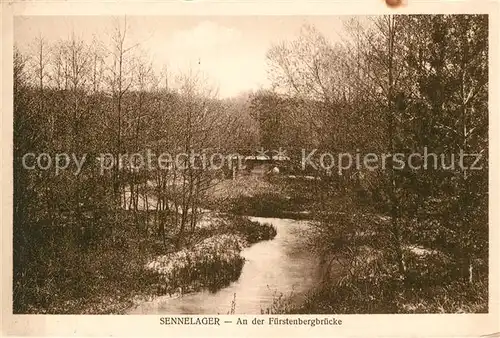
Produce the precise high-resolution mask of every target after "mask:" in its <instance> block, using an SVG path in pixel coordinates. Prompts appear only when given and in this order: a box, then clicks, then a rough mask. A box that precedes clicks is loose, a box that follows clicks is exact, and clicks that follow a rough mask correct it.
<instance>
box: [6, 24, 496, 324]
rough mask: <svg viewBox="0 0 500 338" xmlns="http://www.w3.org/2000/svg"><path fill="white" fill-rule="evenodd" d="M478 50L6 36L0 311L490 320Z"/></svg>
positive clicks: (340, 30) (50, 30) (435, 33)
mask: <svg viewBox="0 0 500 338" xmlns="http://www.w3.org/2000/svg"><path fill="white" fill-rule="evenodd" d="M489 33H490V31H489V15H487V14H387V15H370V16H368V15H290V16H286V15H281V16H280V15H245V16H231V15H219V16H217V15H214V16H211V15H210V16H208V15H207V16H196V15H192V16H189V15H170V16H169V15H165V14H163V15H157V16H150V15H113V16H111V15H85V16H83V15H82V16H74V15H53V16H49V15H33V16H30V15H22V16H15V17H14V18H13V33H12V34H13V64H12V70H13V80H12V81H13V150H12V153H13V162H12V165H13V175H12V176H13V177H12V179H13V181H12V187H13V197H12V210H11V213H12V215H13V216H12V217H13V224H12V262H13V263H12V264H13V265H12V312H13V313H14V314H73V315H98V314H118V315H169V317H162V318H163V319H162V320H163V321H164V323H161V324H172V323H174V324H175V321H176V320H180V322H179V323H183V322H182V318H185V317H175V316H174V315H214V316H216V315H271V317H269V318H270V319H269V323H270V324H277V323H280V322H279V321H280V320H285V319H278V317H276V319H272V318H274V317H275V316H278V315H294V316H296V315H336V314H339V315H341V314H345V315H349V314H459V313H460V314H487V313H488V312H489V306H490V305H491V304H490V301H489V299H490V293H489V290H490V288H489V269H490V256H489V248H490V246H489V244H490V231H489V230H490V228H489V226H490V221H489V203H488V200H489V198H488V197H489V191H490V188H489V133H488V131H489V116H490V115H489V102H490V101H489V89H490V78H489V49H490V44H489ZM179 318H181V319H179ZM266 318H267V317H266ZM279 318H285V317H279ZM293 318H302V317H293ZM304 318H308V317H304ZM318 318H323V317H318ZM328 318H332V316H330V317H328ZM215 319H216V320H217V321H218V320H219V319H218V318H217V317H216V318H215ZM207 320H208V319H207ZM286 320H289V319H286ZM293 320H299V321H300V320H302V319H290V321H291V322H290V324H297V323H296V322H293ZM304 320H308V319H304ZM311 320H314V319H311ZM167 321H168V323H167ZM267 321H268V319H266V322H267ZM273 321H276V322H273ZM233 322H235V320H233ZM207 323H208V322H207ZM287 324H288V322H287ZM298 324H303V323H302V322H298ZM311 325H312V324H311ZM329 325H337V324H332V323H329ZM351 325H352V323H351ZM312 326H314V325H312Z"/></svg>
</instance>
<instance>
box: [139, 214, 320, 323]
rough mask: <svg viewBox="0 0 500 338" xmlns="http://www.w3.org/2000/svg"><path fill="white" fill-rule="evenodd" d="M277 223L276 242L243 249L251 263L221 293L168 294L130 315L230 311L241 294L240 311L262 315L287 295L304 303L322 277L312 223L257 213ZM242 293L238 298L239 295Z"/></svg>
mask: <svg viewBox="0 0 500 338" xmlns="http://www.w3.org/2000/svg"><path fill="white" fill-rule="evenodd" d="M251 219H252V220H254V221H258V222H268V223H272V224H273V225H274V226H275V227H276V229H277V235H276V237H275V238H274V239H273V240H270V241H263V242H259V243H256V244H254V245H252V246H250V247H248V248H246V249H244V250H243V251H242V253H241V254H242V256H244V257H245V260H246V261H245V265H244V266H243V270H242V272H241V275H240V278H239V279H238V280H237V281H235V282H233V283H232V284H231V285H229V286H228V287H226V288H224V289H221V290H219V291H217V292H215V293H211V292H209V291H202V292H196V293H191V294H186V295H183V296H179V297H170V296H162V297H157V298H155V299H153V300H152V301H149V302H144V303H141V304H139V305H138V306H137V307H136V308H134V309H132V310H131V311H129V313H130V314H228V313H229V312H230V310H231V303H232V301H233V299H234V298H235V300H236V301H235V304H236V307H235V313H236V314H260V313H261V309H263V310H265V309H266V308H267V307H269V306H271V304H272V302H273V298H276V297H277V296H279V294H280V293H283V295H284V296H290V295H291V294H292V295H293V297H291V299H292V300H293V301H294V302H300V301H301V300H302V298H303V297H304V295H305V293H306V292H307V291H308V290H310V289H311V288H312V287H313V285H314V283H315V282H316V281H317V277H318V260H317V258H315V256H314V254H312V253H311V252H310V250H308V249H307V247H306V245H305V242H306V240H307V233H308V231H307V230H308V227H309V225H308V223H307V222H306V221H295V220H290V219H278V218H262V217H251ZM235 295H236V296H235Z"/></svg>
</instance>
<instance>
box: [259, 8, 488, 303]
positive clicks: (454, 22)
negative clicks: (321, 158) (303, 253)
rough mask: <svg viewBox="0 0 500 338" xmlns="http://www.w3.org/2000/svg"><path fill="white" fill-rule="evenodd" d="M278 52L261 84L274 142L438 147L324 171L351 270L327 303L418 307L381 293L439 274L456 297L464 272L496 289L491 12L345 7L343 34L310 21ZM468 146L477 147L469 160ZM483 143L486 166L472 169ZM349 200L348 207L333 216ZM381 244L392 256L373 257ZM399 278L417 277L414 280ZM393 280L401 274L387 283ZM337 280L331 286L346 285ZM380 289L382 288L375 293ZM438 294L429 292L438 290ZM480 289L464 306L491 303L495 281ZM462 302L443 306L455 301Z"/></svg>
mask: <svg viewBox="0 0 500 338" xmlns="http://www.w3.org/2000/svg"><path fill="white" fill-rule="evenodd" d="M268 61H269V65H270V68H271V72H270V74H271V77H272V79H273V86H274V89H273V90H272V91H262V92H260V93H259V94H258V95H254V97H253V101H252V105H253V107H255V112H254V114H255V117H256V118H257V120H258V122H259V123H260V126H261V129H260V130H261V132H262V133H264V138H263V141H264V142H267V145H266V146H267V147H269V148H271V149H273V148H274V149H276V148H277V147H279V146H282V145H285V146H286V145H292V146H294V147H297V148H300V147H306V148H308V147H309V148H310V147H311V146H313V147H314V148H319V149H325V150H327V151H329V152H332V153H334V154H335V153H351V154H355V153H361V154H367V153H375V154H378V155H381V154H396V153H402V154H405V155H406V157H407V158H408V156H410V155H411V154H424V153H426V152H425V150H426V149H427V152H428V153H435V154H437V159H436V157H434V156H431V157H430V158H428V159H427V161H428V167H427V168H421V169H420V170H415V169H411V168H409V167H408V166H406V167H405V168H404V169H402V170H399V169H395V168H394V165H393V164H394V163H393V160H392V159H391V158H389V160H388V162H387V165H386V168H385V169H383V168H381V167H379V169H376V170H368V169H367V168H352V169H351V170H348V171H346V172H344V174H343V175H341V176H339V175H337V174H335V173H334V174H333V175H331V174H328V173H325V172H323V173H319V175H322V176H323V177H322V182H323V183H322V184H324V185H325V187H326V188H327V189H326V190H327V192H325V193H322V194H319V193H318V203H317V209H318V210H317V211H319V212H318V214H321V215H322V216H320V217H319V216H318V217H319V219H320V220H321V221H322V223H323V224H322V227H321V228H320V230H319V231H320V233H321V236H320V238H322V239H323V240H324V241H323V253H325V255H327V256H328V257H329V259H328V262H330V263H329V264H330V265H332V264H335V262H337V263H341V265H344V266H345V267H346V268H347V270H348V271H349V273H348V275H349V276H350V279H349V280H351V281H353V283H352V284H351V286H352V288H351V289H349V291H346V292H347V293H349V294H350V296H348V297H347V296H346V297H344V299H339V297H340V296H339V297H336V296H332V297H333V298H332V302H331V303H332V304H330V305H331V306H333V308H330V311H354V312H356V311H367V312H369V311H382V312H385V311H388V312H390V311H410V310H408V309H406V310H404V309H403V308H402V307H396V308H394V307H390V306H389V304H392V305H394V304H396V303H398V300H397V299H392V300H391V301H389V300H388V299H389V298H387V299H386V298H384V297H396V298H397V296H395V295H401V294H402V292H403V291H402V290H410V289H411V288H413V287H414V288H415V290H420V295H421V294H422V292H423V291H421V290H422V288H424V289H425V290H426V291H425V292H428V291H429V289H432V288H434V287H436V285H439V286H440V287H443V288H444V287H446V288H448V289H446V290H447V291H446V294H447V295H448V296H450V297H451V296H453V295H454V294H456V295H458V294H459V291H458V287H457V288H455V289H454V288H451V289H450V288H449V285H451V284H450V283H455V282H458V283H460V285H462V286H467V285H470V286H473V288H474V290H475V291H478V292H479V293H481V292H487V290H486V289H487V285H488V284H487V276H488V269H487V266H488V17H487V16H485V15H410V16H406V15H405V16H403V15H401V16H399V15H394V16H378V17H362V18H354V19H348V20H346V21H345V30H344V34H343V35H341V40H340V41H339V42H336V43H333V42H330V41H328V39H327V38H326V37H325V36H324V35H322V34H321V33H320V32H319V31H317V30H316V29H315V28H314V27H312V26H307V27H304V29H303V31H302V34H301V35H300V36H299V37H298V38H296V39H294V40H291V41H284V42H282V43H279V44H276V45H274V46H273V47H272V48H271V49H270V50H269V52H268ZM276 107H280V109H275V108H276ZM461 152H462V153H464V154H476V155H475V156H469V157H464V159H463V162H461V161H462V160H461V159H460V156H459V154H460V153H461ZM441 154H443V155H444V156H445V159H446V160H445V161H444V162H443V163H444V164H443V165H442V164H441V160H440V158H439V156H440V155H441ZM452 154H454V155H452ZM452 156H453V157H452ZM478 156H481V160H480V165H481V166H482V170H472V169H470V168H472V165H473V162H475V160H476V158H478ZM423 161H424V159H422V158H417V161H415V162H414V163H416V164H420V165H422V164H423ZM435 162H436V163H437V164H436V165H434V163H435ZM460 164H462V166H460ZM339 192H340V193H339ZM349 193H352V194H351V195H350V194H349ZM339 195H342V196H343V197H342V198H343V202H339ZM345 196H355V197H353V199H354V200H356V203H358V204H355V205H354V206H353V203H352V201H353V199H348V198H346V197H345ZM346 200H347V201H346ZM363 200H364V201H366V202H367V203H366V204H364V207H366V206H367V205H368V207H369V208H368V210H369V212H374V213H375V214H378V215H382V217H383V219H384V220H385V221H384V222H376V221H374V220H371V221H367V219H366V218H361V217H360V207H359V203H361V202H360V201H363ZM353 208H355V209H354V210H353ZM339 210H340V211H342V212H345V214H346V215H351V216H345V217H344V216H342V215H343V214H342V213H340V215H339V214H337V215H332V216H330V217H327V216H324V215H325V214H328V213H331V214H334V213H335V212H338V211H339ZM373 234H376V235H375V236H372V235H373ZM316 244H317V245H318V246H319V242H317V243H316ZM415 247H418V248H419V250H420V251H419V250H416V249H415ZM412 248H413V249H412ZM363 250H364V251H363ZM366 250H368V251H369V253H368V254H366V255H365V256H363V254H362V252H365V251H366ZM427 253H434V256H433V257H434V258H435V257H436V255H441V256H439V257H441V258H440V259H438V261H439V262H440V263H439V264H438V265H436V264H437V263H435V262H434V263H433V258H432V257H431V258H429V256H426V258H425V259H420V258H422V256H424V255H426V254H427ZM379 254H381V255H382V256H383V257H382V258H381V259H375V258H376V257H379V256H380V255H379ZM416 256H417V257H416ZM419 256H420V258H419ZM360 257H362V258H360ZM419 259H420V261H419ZM360 261H365V262H363V263H362V262H360ZM381 262H382V263H381ZM361 280H363V282H361ZM389 281H392V282H393V281H396V282H395V284H391V283H392V282H391V283H390V282H389ZM398 281H399V282H398ZM414 281H419V282H420V284H418V285H417V284H411V283H413V282H414ZM384 283H385V284H384ZM398 283H399V284H398ZM402 283H410V284H408V285H413V286H408V285H407V284H404V285H406V287H405V288H403V287H402V285H403V284H402ZM367 285H372V287H369V288H368V289H366V286H367ZM382 285H385V286H387V285H391V286H390V287H387V289H385V290H383V288H382ZM398 285H399V286H401V287H398ZM377 286H378V287H377ZM360 290H361V291H360ZM368 290H371V291H368ZM337 291H338V290H337V289H335V290H332V292H331V293H330V295H333V294H337V295H339V294H340V293H339V292H337ZM370 292H372V293H370ZM377 292H379V298H380V302H378V303H377V305H376V306H373V307H370V306H368V305H366V303H364V302H365V301H366V300H367V299H370V297H377ZM415 292H416V293H418V292H419V291H415ZM469 293H470V294H471V295H472V294H473V292H469ZM431 294H432V293H431ZM431 294H426V296H425V297H423V298H425V301H429V302H432V299H433V297H434V296H432V295H431ZM465 294H467V292H465ZM355 295H358V296H359V297H358V300H359V302H358V303H356V302H355V301H354V299H353V298H356V297H357V296H355ZM391 295H392V296H391ZM461 295H464V293H461ZM475 295H476V296H477V294H475ZM412 296H414V295H412ZM363 297H364V298H363ZM471 297H472V296H471ZM474 297H475V296H474ZM474 297H472V298H474ZM478 297H479V296H478ZM481 297H482V298H481ZM481 297H480V298H479V299H480V300H478V298H474V300H473V301H470V299H469V298H470V297H469V298H468V299H469V303H467V304H468V305H469V307H465V308H466V309H467V310H471V311H478V309H480V311H485V310H486V309H487V294H486V296H485V294H484V293H483V294H482V296H481ZM341 298H342V297H341ZM402 298H406V299H408V298H411V297H406V296H405V297H402ZM416 298H417V299H418V297H416ZM437 298H438V297H437V296H436V299H437ZM465 298H467V297H464V299H465ZM322 299H329V298H328V296H325V294H322V295H321V296H320V297H318V298H317V299H316V298H315V301H318V302H320V303H321V300H322ZM345 299H348V300H345ZM384 299H385V300H387V301H384ZM448 300H449V299H448ZM425 301H424V303H425ZM335 302H337V304H338V306H337V307H335V305H334V304H335ZM349 302H351V304H350V305H349V306H347V305H346V306H345V307H343V306H344V305H345V304H348V303H349ZM374 302H375V301H374ZM463 302H467V301H466V300H464V301H463ZM474 302H476V303H474ZM354 303H356V304H357V305H359V307H355V305H354ZM417 303H418V302H417ZM445 303H446V304H447V305H450V304H451V303H452V302H448V303H447V301H443V304H445ZM458 303H460V301H458ZM311 304H314V302H312V303H311ZM363 304H364V305H363ZM460 304H462V305H463V303H460ZM471 304H475V305H477V306H476V307H473V306H471ZM478 304H479V305H478ZM311 306H313V308H314V305H311ZM460 306H461V305H457V304H454V305H453V306H451V305H450V306H444V309H445V310H444V311H458V310H457V309H460ZM436 308H438V307H437V306H436V307H433V308H432V309H431V307H427V308H426V310H422V309H417V310H415V308H413V310H415V311H434V310H436ZM462 309H463V308H462ZM309 310H311V309H309ZM316 310H318V309H317V308H316ZM467 310H466V311H467ZM311 311H315V310H314V309H312V310H311ZM323 311H326V310H325V309H323ZM437 311H443V308H441V309H440V310H437Z"/></svg>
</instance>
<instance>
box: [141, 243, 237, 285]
mask: <svg viewBox="0 0 500 338" xmlns="http://www.w3.org/2000/svg"><path fill="white" fill-rule="evenodd" d="M246 245H247V244H246V243H245V241H244V240H243V239H242V238H241V237H239V236H236V235H218V236H212V237H209V238H207V239H205V240H203V241H201V242H200V243H198V244H197V245H195V246H194V247H192V248H185V249H183V250H180V251H178V252H175V253H173V254H170V255H163V256H159V257H157V258H156V259H154V260H153V261H152V262H149V263H148V264H147V265H146V269H147V270H149V271H154V272H156V273H157V274H159V275H160V278H161V280H162V282H163V283H164V284H165V288H166V291H167V292H168V293H173V292H175V291H177V290H178V289H179V288H181V289H182V292H185V291H195V290H199V289H203V288H208V289H209V290H211V291H217V290H219V289H221V288H222V287H225V286H227V285H229V283H231V282H233V281H235V280H237V279H238V278H239V276H240V273H241V270H242V268H243V264H244V261H245V260H244V258H243V257H241V256H240V252H241V250H242V249H243V248H244V247H245V246H246Z"/></svg>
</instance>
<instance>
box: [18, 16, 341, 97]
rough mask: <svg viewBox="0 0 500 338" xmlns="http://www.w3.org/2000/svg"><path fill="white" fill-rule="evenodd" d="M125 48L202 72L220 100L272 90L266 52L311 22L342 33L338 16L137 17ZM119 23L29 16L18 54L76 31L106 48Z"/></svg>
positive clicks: (161, 63) (334, 35) (329, 33)
mask: <svg viewBox="0 0 500 338" xmlns="http://www.w3.org/2000/svg"><path fill="white" fill-rule="evenodd" d="M126 20H127V26H128V31H127V40H128V42H126V45H129V46H132V45H135V44H137V43H138V44H139V47H138V49H140V50H141V52H142V53H143V54H145V55H148V58H149V59H150V61H151V62H152V63H153V67H154V68H155V70H157V71H160V70H162V69H165V67H166V69H168V72H169V73H174V74H178V73H185V72H188V71H189V70H195V71H200V72H202V73H203V74H205V76H206V77H207V78H208V79H209V81H210V83H211V84H212V85H213V86H214V87H216V88H218V92H219V96H220V97H222V98H224V97H231V96H235V95H238V94H239V93H242V92H248V91H254V90H257V89H259V88H267V87H269V86H270V83H269V80H268V77H267V70H268V67H267V63H266V52H267V50H268V49H269V48H270V47H271V46H272V44H274V43H278V42H280V41H283V40H291V39H293V38H294V37H296V36H297V35H298V34H299V32H300V29H301V27H302V26H303V25H304V24H310V25H311V24H312V25H314V26H315V27H316V28H317V29H318V30H320V31H321V32H322V33H323V34H324V35H325V36H326V37H327V38H329V39H330V40H332V41H335V40H338V34H339V32H340V31H341V30H342V19H341V18H340V17H332V16H329V17H326V16H325V17H318V16H315V17H299V16H279V17H278V16H223V17H211V16H142V17H139V16H136V17H127V19H126ZM117 22H120V23H121V25H122V26H123V23H124V18H123V17H107V16H32V17H16V19H15V21H14V40H15V43H16V45H17V46H18V47H19V48H20V49H21V50H26V49H28V48H30V46H32V45H33V41H34V39H35V38H37V37H39V36H43V37H44V39H46V40H47V41H48V42H49V43H51V42H56V41H58V40H60V39H67V38H69V37H70V36H71V34H72V33H73V32H74V34H75V35H76V36H78V37H79V38H81V39H83V40H85V41H87V42H89V43H90V42H91V41H92V39H93V37H97V38H98V39H99V40H101V41H103V42H104V45H105V46H110V41H111V35H112V34H113V31H114V27H115V25H116V23H117Z"/></svg>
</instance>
